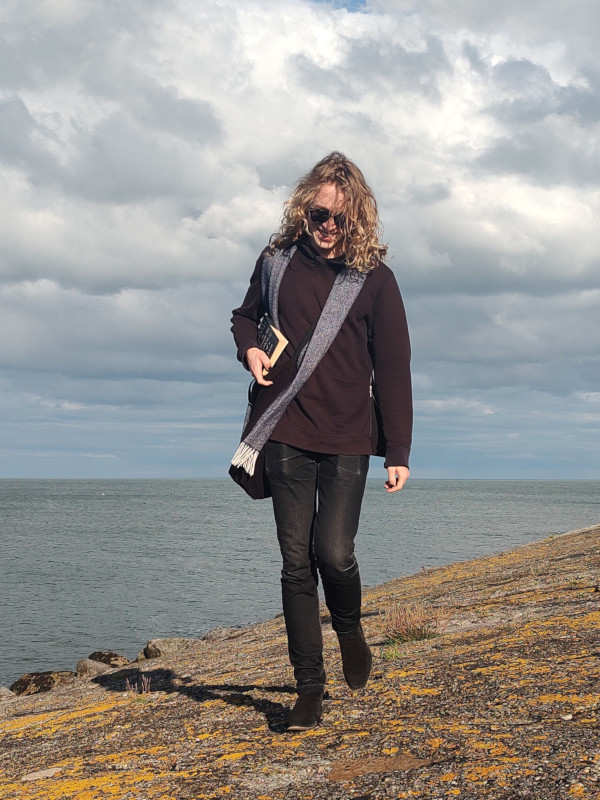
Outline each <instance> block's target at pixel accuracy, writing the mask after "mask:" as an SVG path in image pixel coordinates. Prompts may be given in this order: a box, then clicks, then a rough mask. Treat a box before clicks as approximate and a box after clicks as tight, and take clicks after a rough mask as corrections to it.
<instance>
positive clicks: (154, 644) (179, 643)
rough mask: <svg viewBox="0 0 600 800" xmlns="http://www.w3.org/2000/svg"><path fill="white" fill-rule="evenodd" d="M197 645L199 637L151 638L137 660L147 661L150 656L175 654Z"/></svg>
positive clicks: (157, 656) (158, 656)
mask: <svg viewBox="0 0 600 800" xmlns="http://www.w3.org/2000/svg"><path fill="white" fill-rule="evenodd" d="M197 645H198V640H197V639H183V638H177V637H173V638H171V639H151V640H150V641H149V642H148V644H147V645H146V647H144V649H143V650H142V651H141V653H139V654H138V657H137V658H136V659H135V660H136V661H145V660H146V659H148V658H160V656H168V655H174V654H176V653H182V652H184V651H189V650H190V648H194V647H197Z"/></svg>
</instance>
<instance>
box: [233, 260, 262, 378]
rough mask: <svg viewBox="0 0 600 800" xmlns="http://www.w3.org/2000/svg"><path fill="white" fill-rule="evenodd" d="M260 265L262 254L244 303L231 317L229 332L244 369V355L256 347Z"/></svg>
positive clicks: (259, 302) (259, 306)
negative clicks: (231, 334)
mask: <svg viewBox="0 0 600 800" xmlns="http://www.w3.org/2000/svg"><path fill="white" fill-rule="evenodd" d="M261 265H262V254H261V256H260V258H259V259H258V261H257V262H256V266H255V267H254V272H253V273H252V277H251V278H250V286H249V287H248V291H247V292H246V296H245V297H244V302H243V303H242V305H241V306H240V307H239V308H234V310H233V311H232V317H231V332H232V333H233V338H234V340H235V343H236V346H237V357H238V360H239V361H241V362H242V364H243V365H244V367H246V369H248V365H247V364H246V353H247V352H248V350H249V349H250V348H251V347H258V342H257V340H256V333H257V325H258V320H259V319H260V317H261V315H262V292H261V287H260V280H261Z"/></svg>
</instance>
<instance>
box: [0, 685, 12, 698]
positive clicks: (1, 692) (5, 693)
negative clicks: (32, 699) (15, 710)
mask: <svg viewBox="0 0 600 800" xmlns="http://www.w3.org/2000/svg"><path fill="white" fill-rule="evenodd" d="M11 697H16V694H15V693H14V692H11V690H10V689H8V688H7V687H6V686H0V700H10V698H11Z"/></svg>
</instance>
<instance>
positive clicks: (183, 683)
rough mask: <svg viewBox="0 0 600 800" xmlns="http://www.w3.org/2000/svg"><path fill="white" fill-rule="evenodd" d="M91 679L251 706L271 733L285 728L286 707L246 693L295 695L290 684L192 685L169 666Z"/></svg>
mask: <svg viewBox="0 0 600 800" xmlns="http://www.w3.org/2000/svg"><path fill="white" fill-rule="evenodd" d="M92 681H93V682H94V683H97V684H98V685H99V686H102V687H104V688H105V689H107V690H108V691H111V692H125V691H131V692H134V693H139V694H141V695H143V694H144V693H148V692H155V691H161V692H166V693H168V694H169V693H173V692H178V693H179V694H183V695H186V696H187V697H190V698H191V699H192V700H195V701H196V702H197V703H206V702H207V701H208V700H221V701H222V702H224V703H228V704H229V705H233V706H252V707H253V708H255V709H256V711H258V712H259V713H260V714H263V715H264V716H265V719H266V721H267V725H268V726H269V730H271V731H273V732H274V733H282V732H283V731H285V721H286V717H287V709H286V708H285V706H283V705H282V704H281V703H275V702H273V701H272V700H269V699H267V698H265V697H258V698H255V697H253V696H252V695H250V694H248V692H251V691H254V690H257V691H259V692H260V693H261V694H263V693H264V694H269V693H271V694H280V693H282V692H284V693H286V694H295V692H296V690H295V689H294V687H293V686H288V685H284V686H263V685H260V684H253V683H251V684H241V685H238V684H233V683H222V684H195V683H194V682H193V681H192V678H189V677H184V678H180V677H179V676H178V675H177V673H176V672H174V671H173V670H172V669H163V668H160V667H158V668H156V669H153V670H149V671H144V672H142V670H140V669H139V668H138V667H136V666H134V665H132V666H131V667H124V668H123V669H120V670H119V671H118V672H111V673H109V674H106V675H98V676H97V677H95V678H93V679H92Z"/></svg>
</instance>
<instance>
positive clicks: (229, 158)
mask: <svg viewBox="0 0 600 800" xmlns="http://www.w3.org/2000/svg"><path fill="white" fill-rule="evenodd" d="M599 27H600V6H599V5H598V3H597V2H596V0H569V2H567V0H528V2H527V3H523V2H522V0H519V2H516V0H505V2H503V3H501V4H500V3H497V2H494V1H493V0H478V2H476V3H474V2H472V1H467V0H452V2H450V0H420V1H418V0H415V2H410V1H409V0H367V2H365V3H359V2H352V3H345V4H344V3H342V2H339V1H338V2H316V1H315V0H170V2H168V3H166V2H159V0H27V2H23V0H3V2H2V6H1V9H0V36H1V46H0V181H1V185H2V192H1V193H0V218H1V222H0V477H4V478H17V477H40V478H59V477H75V478H77V477H81V478H88V477H89V478H93V477H98V478H120V477H142V478H144V477H147V478H154V477H173V478H178V477H223V476H225V475H226V472H227V468H228V463H229V460H230V458H231V455H232V454H233V452H234V451H235V449H236V446H237V443H238V441H239V436H240V432H241V430H240V429H241V423H242V417H243V412H244V404H245V397H246V389H247V384H248V376H247V373H245V371H244V370H243V368H242V367H241V365H240V364H239V362H238V361H237V360H236V357H235V348H234V346H233V341H232V338H231V334H230V331H229V328H230V322H229V319H230V316H231V310H232V309H233V308H235V307H236V306H238V305H240V303H241V301H242V298H243V296H244V293H245V291H246V287H247V283H248V279H249V276H250V273H251V271H252V269H253V267H254V263H255V261H256V258H257V256H258V254H259V252H260V251H261V249H262V248H263V247H264V245H265V244H266V243H267V241H268V239H269V236H270V235H271V234H272V233H273V231H275V230H276V229H277V228H278V226H279V221H280V217H281V210H282V204H283V202H284V201H285V199H286V197H287V196H288V195H289V193H290V191H291V189H292V188H293V185H294V182H295V181H296V180H297V179H298V178H299V177H300V176H301V175H302V174H303V173H305V172H306V171H307V170H308V169H310V167H311V166H312V165H313V164H314V163H315V162H316V161H318V160H319V159H320V158H322V157H323V156H324V155H325V154H327V153H329V152H331V151H332V150H340V151H342V152H344V153H345V154H346V155H347V156H349V157H350V158H351V159H353V160H354V161H355V162H356V163H357V164H358V166H359V167H360V168H361V169H362V171H363V173H364V174H365V176H366V179H367V181H368V182H369V184H370V185H371V187H372V188H373V191H374V193H375V195H376V197H377V199H378V203H379V208H380V214H381V220H382V224H383V228H384V236H383V238H384V241H386V242H387V243H388V244H389V255H388V264H389V266H390V267H391V268H392V269H393V270H394V272H395V274H396V277H397V279H398V283H399V285H400V287H401V290H402V293H403V296H404V300H405V304H406V309H407V315H408V319H409V326H410V331H411V338H412V345H413V375H414V397H415V435H414V445H413V453H412V458H411V474H412V476H413V477H416V478H509V479H517V478H540V479H545V478H553V479H587V478H590V479H600V435H599V423H600V380H599V378H600V324H599V322H598V320H599V315H598V310H599V308H600V226H599V224H598V210H599V205H600V192H599V189H600V152H599V150H600V146H599V139H598V134H599V131H600V124H599V121H600V50H599V48H598V46H597V31H598V29H599ZM371 474H372V476H374V477H380V478H381V480H382V481H383V480H384V477H385V475H384V470H383V461H382V460H381V459H373V463H372V472H371ZM232 488H233V489H234V491H239V490H237V489H235V488H234V487H233V484H232Z"/></svg>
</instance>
